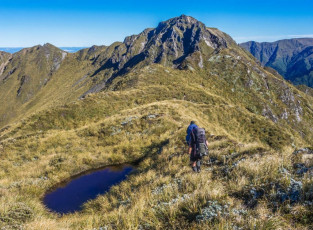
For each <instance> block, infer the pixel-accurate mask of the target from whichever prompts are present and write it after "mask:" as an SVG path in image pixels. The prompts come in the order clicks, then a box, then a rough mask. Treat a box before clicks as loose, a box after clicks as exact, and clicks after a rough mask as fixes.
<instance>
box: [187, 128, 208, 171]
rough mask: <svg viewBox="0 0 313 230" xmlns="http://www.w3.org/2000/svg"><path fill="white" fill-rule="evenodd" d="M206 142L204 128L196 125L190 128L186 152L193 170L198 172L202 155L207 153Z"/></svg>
mask: <svg viewBox="0 0 313 230" xmlns="http://www.w3.org/2000/svg"><path fill="white" fill-rule="evenodd" d="M208 144H209V143H208V141H207V139H206V137H205V129H203V128H198V127H197V128H193V129H192V130H191V133H190V140H189V148H188V154H189V155H190V162H191V167H192V170H193V171H194V172H198V173H199V172H200V171H201V167H200V166H201V159H202V157H203V156H206V155H208Z"/></svg>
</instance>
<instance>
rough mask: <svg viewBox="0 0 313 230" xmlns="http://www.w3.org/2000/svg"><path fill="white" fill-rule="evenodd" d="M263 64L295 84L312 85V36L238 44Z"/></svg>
mask: <svg viewBox="0 0 313 230" xmlns="http://www.w3.org/2000/svg"><path fill="white" fill-rule="evenodd" d="M240 46H241V47H243V48H245V49H246V50H248V51H249V52H250V53H251V54H252V55H253V56H254V57H256V58H257V59H258V60H259V61H260V62H261V63H262V65H264V66H269V67H272V68H274V69H275V70H277V71H278V72H279V73H280V74H281V75H282V76H284V77H285V79H287V80H290V81H291V82H292V83H294V84H296V85H300V84H305V85H307V86H309V87H313V67H312V63H313V56H312V55H313V38H296V39H288V40H280V41H276V42H262V43H258V42H254V41H251V42H246V43H242V44H240Z"/></svg>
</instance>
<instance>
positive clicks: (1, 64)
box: [0, 51, 11, 76]
mask: <svg viewBox="0 0 313 230" xmlns="http://www.w3.org/2000/svg"><path fill="white" fill-rule="evenodd" d="M10 58H11V54H9V53H6V52H3V51H0V76H1V75H2V73H3V71H4V69H5V66H6V65H7V64H8V62H9V59H10Z"/></svg>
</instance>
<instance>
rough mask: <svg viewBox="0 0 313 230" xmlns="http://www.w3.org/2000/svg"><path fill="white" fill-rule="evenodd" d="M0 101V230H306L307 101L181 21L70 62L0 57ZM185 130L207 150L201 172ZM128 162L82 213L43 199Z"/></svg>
mask: <svg viewBox="0 0 313 230" xmlns="http://www.w3.org/2000/svg"><path fill="white" fill-rule="evenodd" d="M0 97H1V98H2V100H3V101H5V104H3V105H2V106H1V108H0V159H1V160H0V204H1V205H0V228H1V229H47V230H48V229H54V230H55V229H312V226H313V218H312V217H313V211H312V210H313V208H312V199H313V179H312V176H313V146H312V140H313V97H312V95H311V94H310V93H306V92H305V91H304V90H299V89H298V88H296V87H295V86H294V85H292V84H290V83H289V82H287V81H286V80H284V78H283V77H282V76H281V75H279V74H278V73H277V72H276V71H273V70H272V69H269V68H266V67H263V66H261V65H260V64H259V62H258V61H257V60H256V59H255V58H254V57H253V56H252V55H251V54H250V53H249V52H247V51H246V50H244V49H242V48H241V47H240V46H238V45H237V44H236V42H234V41H233V39H232V38H231V37H230V36H229V35H227V34H226V33H224V32H222V31H220V30H218V29H216V28H208V27H207V26H206V25H204V24H203V23H202V22H199V21H198V20H196V19H194V18H192V17H190V16H186V15H182V16H180V17H176V18H172V19H169V20H167V21H164V22H161V23H160V24H159V25H158V26H157V27H156V28H150V29H146V30H144V31H143V32H142V33H140V34H138V35H132V36H129V37H126V38H125V40H124V42H116V43H113V44H112V45H110V46H93V47H91V48H87V49H83V50H80V51H78V52H76V53H67V52H65V51H63V50H60V49H58V48H56V47H54V46H53V45H51V44H46V45H44V46H35V47H31V48H25V49H23V50H21V51H19V52H17V53H14V54H7V53H0ZM190 121H194V122H195V123H196V124H197V125H198V127H200V128H205V135H206V139H207V142H208V143H207V148H208V155H207V156H205V155H204V156H203V157H202V160H201V163H202V164H201V171H200V172H197V173H195V172H193V171H192V169H191V167H190V159H189V155H188V154H187V152H188V151H187V150H188V146H187V145H186V140H185V136H186V129H187V127H188V125H189V124H190ZM126 163H133V164H136V165H137V166H136V170H135V171H134V172H132V173H131V174H129V175H128V177H127V179H125V180H123V181H122V182H120V183H119V184H115V185H113V186H112V187H110V189H109V191H108V192H106V193H104V194H102V195H99V196H97V197H96V198H95V199H92V200H89V201H87V202H86V203H84V204H83V206H82V210H81V211H77V212H73V213H69V214H66V215H61V214H58V213H55V212H51V210H49V209H48V208H47V207H46V206H45V205H44V204H43V202H42V199H43V198H44V196H45V194H46V193H47V192H49V191H50V190H51V189H53V188H55V187H56V186H57V185H58V184H59V183H60V182H64V181H68V180H70V179H71V178H72V176H75V175H78V174H80V173H82V172H85V171H88V170H92V169H96V168H99V167H103V166H109V165H121V164H126Z"/></svg>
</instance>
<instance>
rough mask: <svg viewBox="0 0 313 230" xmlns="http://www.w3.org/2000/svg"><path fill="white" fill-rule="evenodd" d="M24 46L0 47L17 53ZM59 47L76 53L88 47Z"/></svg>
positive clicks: (8, 51)
mask: <svg viewBox="0 0 313 230" xmlns="http://www.w3.org/2000/svg"><path fill="white" fill-rule="evenodd" d="M24 48H25V47H0V51H4V52H7V53H11V54H13V53H16V52H18V51H20V50H22V49H24ZM59 48H60V49H61V50H64V51H66V52H69V53H75V52H77V51H78V50H81V49H84V48H86V47H59Z"/></svg>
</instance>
